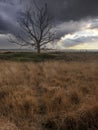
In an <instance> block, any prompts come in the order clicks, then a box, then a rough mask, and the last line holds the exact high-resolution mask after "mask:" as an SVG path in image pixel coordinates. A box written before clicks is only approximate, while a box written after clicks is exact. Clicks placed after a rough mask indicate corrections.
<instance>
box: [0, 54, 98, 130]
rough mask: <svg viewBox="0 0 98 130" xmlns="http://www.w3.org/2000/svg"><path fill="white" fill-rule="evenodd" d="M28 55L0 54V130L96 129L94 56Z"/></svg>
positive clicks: (96, 62)
mask: <svg viewBox="0 0 98 130" xmlns="http://www.w3.org/2000/svg"><path fill="white" fill-rule="evenodd" d="M31 54H32V53H27V54H26V53H8V52H7V53H1V54H0V58H1V60H0V129H2V130H98V54H97V53H61V54H58V53H57V54H55V53H54V54H41V55H36V54H32V55H31ZM46 55H47V56H48V57H46ZM6 57H7V58H6ZM21 57H22V58H21ZM29 57H30V60H27V59H29ZM35 57H36V58H37V59H36V58H35ZM17 58H19V59H18V60H17ZM32 58H35V59H36V60H34V59H32ZM21 59H22V60H21ZM15 60H16V61H15ZM17 61H18V62H17ZM20 61H22V62H20ZM28 61H32V62H28ZM33 61H39V62H33Z"/></svg>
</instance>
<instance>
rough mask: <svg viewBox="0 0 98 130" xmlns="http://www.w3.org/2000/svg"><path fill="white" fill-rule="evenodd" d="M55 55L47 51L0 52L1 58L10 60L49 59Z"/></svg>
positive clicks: (37, 60) (36, 60)
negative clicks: (40, 52)
mask: <svg viewBox="0 0 98 130" xmlns="http://www.w3.org/2000/svg"><path fill="white" fill-rule="evenodd" d="M55 58H56V56H55V55H52V54H48V53H42V54H37V53H32V52H5V53H0V59H1V60H11V61H35V62H39V61H45V60H50V59H55Z"/></svg>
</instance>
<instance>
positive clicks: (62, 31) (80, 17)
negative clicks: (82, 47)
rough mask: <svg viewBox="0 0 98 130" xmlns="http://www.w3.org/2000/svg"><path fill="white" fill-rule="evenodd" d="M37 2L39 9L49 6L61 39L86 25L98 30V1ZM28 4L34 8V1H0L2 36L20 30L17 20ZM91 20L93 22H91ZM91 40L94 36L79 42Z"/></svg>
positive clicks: (40, 0)
mask: <svg viewBox="0 0 98 130" xmlns="http://www.w3.org/2000/svg"><path fill="white" fill-rule="evenodd" d="M35 1H36V3H37V5H38V6H39V7H40V6H42V5H43V4H44V3H47V4H48V9H49V13H50V14H51V15H52V16H53V19H54V24H56V31H57V36H58V38H59V39H60V38H61V37H63V36H65V35H67V34H73V33H75V32H78V31H79V30H81V29H82V28H83V26H84V25H85V24H86V23H90V25H89V26H88V29H95V28H98V20H96V19H95V18H97V17H98V0H35ZM28 3H30V5H31V7H33V0H0V34H9V33H11V34H13V32H18V31H19V30H20V28H19V26H18V24H17V18H18V16H19V12H20V11H21V10H22V11H23V10H24V9H26V6H27V5H28ZM89 19H90V20H91V21H89ZM93 19H95V20H93ZM93 38H95V37H93ZM91 39H92V36H91V37H89V36H88V37H87V38H83V37H81V38H80V39H77V40H79V41H80V43H81V42H82V43H84V42H85V41H86V42H87V41H90V40H91ZM95 39H96V38H95ZM1 41H2V40H1ZM66 42H68V46H71V45H72V44H73V45H75V44H78V43H79V42H77V41H71V39H70V40H66ZM2 43H4V42H2ZM66 46H67V44H66Z"/></svg>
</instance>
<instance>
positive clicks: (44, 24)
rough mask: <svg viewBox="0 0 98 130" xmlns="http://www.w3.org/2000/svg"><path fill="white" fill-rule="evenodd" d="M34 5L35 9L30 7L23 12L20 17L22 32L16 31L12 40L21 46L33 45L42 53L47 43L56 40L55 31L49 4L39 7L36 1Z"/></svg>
mask: <svg viewBox="0 0 98 130" xmlns="http://www.w3.org/2000/svg"><path fill="white" fill-rule="evenodd" d="M34 7H35V8H34V9H33V10H32V8H30V9H27V10H26V11H25V12H23V13H21V15H20V16H21V17H20V18H19V19H18V23H19V25H20V28H21V33H19V32H18V33H15V34H14V35H13V37H10V42H13V43H16V44H18V45H21V46H32V47H33V48H34V49H36V50H37V52H38V53H40V52H41V49H42V48H43V47H45V46H46V44H47V43H50V42H53V41H54V39H55V32H54V31H53V25H52V19H51V17H50V15H49V13H48V8H47V4H45V5H44V6H43V7H41V8H39V7H38V6H37V4H36V3H34Z"/></svg>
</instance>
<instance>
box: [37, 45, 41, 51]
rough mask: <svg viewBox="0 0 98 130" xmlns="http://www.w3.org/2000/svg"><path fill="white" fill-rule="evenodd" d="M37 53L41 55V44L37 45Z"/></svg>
mask: <svg viewBox="0 0 98 130" xmlns="http://www.w3.org/2000/svg"><path fill="white" fill-rule="evenodd" d="M37 53H40V45H39V43H38V44H37Z"/></svg>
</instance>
